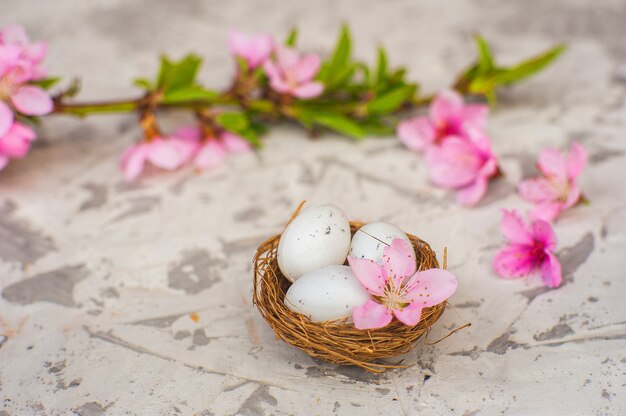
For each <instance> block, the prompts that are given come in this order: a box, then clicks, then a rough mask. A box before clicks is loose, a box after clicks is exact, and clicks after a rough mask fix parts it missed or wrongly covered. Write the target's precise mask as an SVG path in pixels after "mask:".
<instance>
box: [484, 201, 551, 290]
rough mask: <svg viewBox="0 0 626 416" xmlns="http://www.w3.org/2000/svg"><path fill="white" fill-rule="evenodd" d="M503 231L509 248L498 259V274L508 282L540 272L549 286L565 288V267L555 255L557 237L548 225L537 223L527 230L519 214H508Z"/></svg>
mask: <svg viewBox="0 0 626 416" xmlns="http://www.w3.org/2000/svg"><path fill="white" fill-rule="evenodd" d="M500 229H501V230H502V234H504V237H505V238H506V239H507V240H508V242H509V244H508V245H507V246H505V247H504V248H502V249H501V250H500V251H499V252H498V254H497V255H496V258H495V259H494V262H493V268H494V269H495V271H496V273H498V274H499V275H500V276H502V277H504V278H515V277H522V276H527V275H529V274H531V273H533V272H536V271H537V270H540V271H541V277H542V278H543V282H544V283H545V285H546V286H549V287H558V286H559V285H560V284H561V281H562V275H561V263H559V260H558V259H557V258H556V256H555V255H554V254H552V251H554V249H555V248H556V243H557V240H556V235H555V234H554V231H553V230H552V227H551V226H550V224H549V223H548V222H546V221H544V220H534V221H533V222H532V223H531V224H530V227H527V226H526V225H525V224H524V221H523V220H522V219H521V218H520V216H519V214H518V213H517V212H515V211H506V210H504V211H503V217H502V221H501V222H500Z"/></svg>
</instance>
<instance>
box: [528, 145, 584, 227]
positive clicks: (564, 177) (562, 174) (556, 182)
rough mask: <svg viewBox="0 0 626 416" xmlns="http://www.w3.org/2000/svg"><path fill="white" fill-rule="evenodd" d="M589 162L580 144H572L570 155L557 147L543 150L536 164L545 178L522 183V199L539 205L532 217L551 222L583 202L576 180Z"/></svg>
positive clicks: (533, 211)
mask: <svg viewBox="0 0 626 416" xmlns="http://www.w3.org/2000/svg"><path fill="white" fill-rule="evenodd" d="M586 164H587V152H586V150H585V148H584V147H582V146H581V145H580V144H578V143H574V144H572V148H571V150H570V152H569V155H568V156H567V158H566V157H564V156H563V155H562V154H561V153H560V152H559V151H558V150H556V149H545V150H543V151H542V152H541V155H540V156H539V162H538V163H537V165H538V167H539V170H541V173H543V175H544V177H535V178H531V179H527V180H525V181H523V182H522V183H521V184H520V186H519V193H520V195H521V196H522V198H524V199H526V200H527V201H530V202H532V203H534V204H535V205H536V206H535V208H534V209H533V210H531V212H530V217H531V218H532V219H542V220H545V221H548V222H550V221H553V220H554V219H556V217H558V216H559V214H561V212H563V211H564V210H566V209H568V208H571V207H572V206H574V205H576V204H577V203H578V202H580V201H581V199H582V195H581V192H580V189H579V188H578V182H577V179H578V176H579V175H580V174H581V172H582V170H583V169H584V167H585V165H586Z"/></svg>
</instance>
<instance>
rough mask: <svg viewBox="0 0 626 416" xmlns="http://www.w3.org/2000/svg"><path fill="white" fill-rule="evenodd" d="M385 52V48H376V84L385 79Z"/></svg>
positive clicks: (386, 65)
mask: <svg viewBox="0 0 626 416" xmlns="http://www.w3.org/2000/svg"><path fill="white" fill-rule="evenodd" d="M388 66H389V64H388V60H387V52H385V49H383V48H378V61H377V63H376V79H375V81H376V85H380V84H382V83H384V82H385V81H386V80H387V69H388Z"/></svg>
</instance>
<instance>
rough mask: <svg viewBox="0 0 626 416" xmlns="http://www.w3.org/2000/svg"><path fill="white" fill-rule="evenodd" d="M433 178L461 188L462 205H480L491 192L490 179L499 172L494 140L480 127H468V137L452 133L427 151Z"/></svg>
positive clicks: (453, 187)
mask: <svg viewBox="0 0 626 416" xmlns="http://www.w3.org/2000/svg"><path fill="white" fill-rule="evenodd" d="M426 163H427V165H428V168H429V175H430V179H431V181H432V182H433V183H434V184H435V185H438V186H441V187H443V188H448V189H454V190H456V191H457V196H456V200H457V202H458V203H459V204H461V205H466V206H472V205H475V204H477V203H478V202H479V201H480V200H481V199H482V197H483V196H484V195H485V193H486V192H487V186H488V184H489V180H490V179H491V178H492V177H493V176H495V175H497V174H498V172H499V168H498V160H497V158H496V156H495V155H494V153H493V151H492V150H491V141H490V140H489V138H488V137H487V136H486V135H484V134H483V133H481V132H479V131H478V130H468V132H467V138H461V137H458V136H449V137H448V138H446V140H444V141H443V142H441V144H439V145H438V146H430V147H429V148H428V149H427V151H426Z"/></svg>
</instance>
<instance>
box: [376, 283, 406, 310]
mask: <svg viewBox="0 0 626 416" xmlns="http://www.w3.org/2000/svg"><path fill="white" fill-rule="evenodd" d="M387 281H388V283H387V285H385V290H384V293H383V295H382V296H380V299H379V303H381V304H383V305H385V307H386V308H387V309H390V310H395V309H403V308H404V307H405V306H407V305H408V304H409V302H408V301H407V299H406V298H405V291H404V290H403V288H402V286H399V287H395V285H394V284H393V281H392V280H391V277H390V276H389V277H387Z"/></svg>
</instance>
